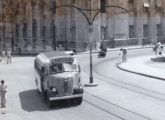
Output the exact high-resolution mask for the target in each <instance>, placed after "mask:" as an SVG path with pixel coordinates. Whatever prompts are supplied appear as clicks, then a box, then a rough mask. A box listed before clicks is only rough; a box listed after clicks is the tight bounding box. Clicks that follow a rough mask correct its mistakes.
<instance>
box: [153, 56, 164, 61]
mask: <svg viewBox="0 0 165 120" xmlns="http://www.w3.org/2000/svg"><path fill="white" fill-rule="evenodd" d="M151 60H152V61H154V62H165V57H164V56H163V57H156V58H151Z"/></svg>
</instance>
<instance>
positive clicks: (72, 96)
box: [49, 94, 83, 101]
mask: <svg viewBox="0 0 165 120" xmlns="http://www.w3.org/2000/svg"><path fill="white" fill-rule="evenodd" d="M79 97H83V94H77V95H70V96H62V97H50V98H49V100H50V101H54V100H65V99H72V98H79Z"/></svg>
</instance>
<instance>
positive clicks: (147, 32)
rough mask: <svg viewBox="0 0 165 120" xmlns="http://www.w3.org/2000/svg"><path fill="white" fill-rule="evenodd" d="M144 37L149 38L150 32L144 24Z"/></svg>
mask: <svg viewBox="0 0 165 120" xmlns="http://www.w3.org/2000/svg"><path fill="white" fill-rule="evenodd" d="M143 36H144V37H148V36H149V30H148V25H147V24H144V25H143Z"/></svg>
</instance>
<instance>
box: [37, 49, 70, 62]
mask: <svg viewBox="0 0 165 120" xmlns="http://www.w3.org/2000/svg"><path fill="white" fill-rule="evenodd" d="M67 57H72V56H71V55H68V54H67V53H65V52H61V51H60V52H56V51H51V52H43V53H40V54H38V55H37V58H38V59H40V60H41V61H42V62H44V63H45V62H50V59H52V58H55V59H56V58H67Z"/></svg>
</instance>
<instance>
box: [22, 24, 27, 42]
mask: <svg viewBox="0 0 165 120" xmlns="http://www.w3.org/2000/svg"><path fill="white" fill-rule="evenodd" d="M26 37H27V23H24V24H23V38H24V39H25V38H26Z"/></svg>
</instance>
